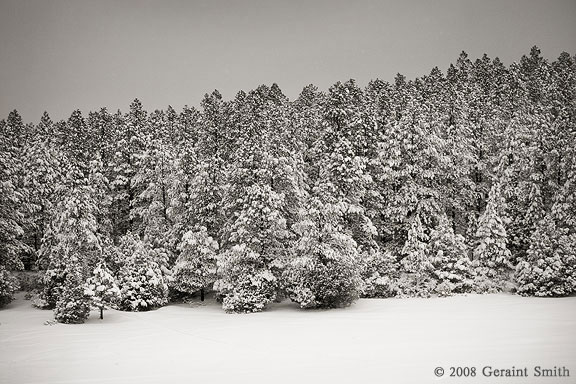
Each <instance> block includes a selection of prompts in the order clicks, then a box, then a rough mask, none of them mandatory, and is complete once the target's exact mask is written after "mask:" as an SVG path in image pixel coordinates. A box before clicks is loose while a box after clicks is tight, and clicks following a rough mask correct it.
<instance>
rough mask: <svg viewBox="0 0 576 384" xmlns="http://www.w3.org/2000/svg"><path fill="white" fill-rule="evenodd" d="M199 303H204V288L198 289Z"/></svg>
mask: <svg viewBox="0 0 576 384" xmlns="http://www.w3.org/2000/svg"><path fill="white" fill-rule="evenodd" d="M200 301H204V288H200Z"/></svg>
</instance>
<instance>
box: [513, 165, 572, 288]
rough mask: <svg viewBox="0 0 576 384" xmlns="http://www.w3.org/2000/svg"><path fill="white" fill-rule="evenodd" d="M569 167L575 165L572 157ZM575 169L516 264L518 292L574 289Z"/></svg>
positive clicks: (569, 174)
mask: <svg viewBox="0 0 576 384" xmlns="http://www.w3.org/2000/svg"><path fill="white" fill-rule="evenodd" d="M571 162H572V166H571V167H574V165H576V161H575V160H574V158H572V159H571ZM575 169H576V168H572V170H571V171H570V172H569V173H568V177H569V179H568V180H567V181H566V183H565V184H564V185H563V187H562V188H561V189H560V190H559V191H558V193H557V194H556V196H555V202H554V204H553V205H552V208H551V210H550V211H549V212H548V213H547V214H546V216H545V217H544V219H542V220H541V221H540V222H539V223H538V226H537V229H536V231H535V232H534V233H533V234H532V238H531V242H530V247H529V248H528V252H527V255H526V257H525V258H523V259H521V261H520V262H519V263H518V265H517V267H516V275H515V277H516V282H517V284H518V292H519V293H520V294H521V295H526V296H528V295H534V296H567V295H570V294H571V293H574V292H576V215H575V213H574V212H576V183H575V182H574V181H575V180H576V172H575V171H574V170H575Z"/></svg>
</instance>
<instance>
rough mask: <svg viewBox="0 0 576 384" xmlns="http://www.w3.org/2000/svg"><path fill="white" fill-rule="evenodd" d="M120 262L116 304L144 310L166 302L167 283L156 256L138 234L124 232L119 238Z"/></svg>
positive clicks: (133, 309) (127, 308) (124, 308)
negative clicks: (118, 294)
mask: <svg viewBox="0 0 576 384" xmlns="http://www.w3.org/2000/svg"><path fill="white" fill-rule="evenodd" d="M120 250H121V252H122V253H123V255H124V258H125V259H124V262H123V264H122V266H121V267H120V271H119V276H118V285H119V286H120V296H121V299H120V303H119V308H120V309H121V310H125V311H147V310H150V309H153V308H157V307H161V306H163V305H165V304H166V303H167V302H168V286H167V284H166V282H165V281H164V276H163V273H162V268H161V265H160V264H159V263H158V259H159V258H160V256H159V255H158V254H157V252H156V251H155V250H153V249H152V248H151V247H150V246H149V245H148V244H146V243H145V242H143V241H141V240H140V239H139V238H138V236H134V235H131V234H128V235H126V236H124V237H123V238H122V240H121V245H120Z"/></svg>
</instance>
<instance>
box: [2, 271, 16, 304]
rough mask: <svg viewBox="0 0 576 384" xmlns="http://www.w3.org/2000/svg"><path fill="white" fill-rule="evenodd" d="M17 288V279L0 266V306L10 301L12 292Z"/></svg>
mask: <svg viewBox="0 0 576 384" xmlns="http://www.w3.org/2000/svg"><path fill="white" fill-rule="evenodd" d="M17 290H18V279H17V278H16V277H15V276H13V275H12V274H11V273H10V272H9V271H7V270H6V269H5V268H4V267H2V266H0V308H2V307H3V306H5V305H6V304H8V303H10V302H11V301H12V294H14V292H16V291H17Z"/></svg>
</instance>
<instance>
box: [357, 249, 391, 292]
mask: <svg viewBox="0 0 576 384" xmlns="http://www.w3.org/2000/svg"><path fill="white" fill-rule="evenodd" d="M359 263H360V264H359V265H360V278H361V279H362V289H361V296H362V297H393V296H396V293H397V287H396V280H397V279H398V268H397V265H396V258H395V257H394V255H393V254H392V253H391V252H388V251H382V252H381V251H374V252H369V253H364V254H361V255H360V257H359Z"/></svg>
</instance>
